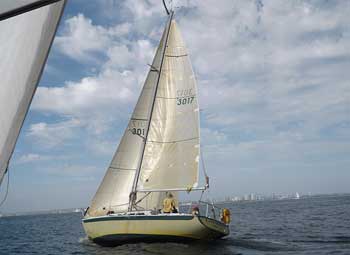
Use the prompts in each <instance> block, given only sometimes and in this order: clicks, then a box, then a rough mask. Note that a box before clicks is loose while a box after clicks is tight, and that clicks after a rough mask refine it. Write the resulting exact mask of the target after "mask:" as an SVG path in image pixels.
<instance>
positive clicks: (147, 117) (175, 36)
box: [83, 13, 229, 245]
mask: <svg viewBox="0 0 350 255" xmlns="http://www.w3.org/2000/svg"><path fill="white" fill-rule="evenodd" d="M198 161H199V115H198V102H197V89H196V82H195V78H194V74H193V71H192V68H191V64H190V60H189V57H188V54H187V51H186V49H185V45H184V42H183V40H182V37H181V34H180V31H179V29H178V27H177V24H176V22H175V20H173V13H171V15H170V17H169V21H168V23H167V26H166V28H165V30H164V33H163V36H162V38H161V41H160V43H159V47H158V49H157V52H156V55H155V57H154V60H153V63H152V65H151V68H150V71H149V73H148V76H147V79H146V82H145V84H144V87H143V89H142V92H141V95H140V97H139V99H138V102H137V104H136V107H135V109H134V112H133V114H132V117H131V119H130V122H129V125H128V127H127V129H126V131H125V133H124V135H123V137H122V139H121V142H120V144H119V147H118V149H117V151H116V153H115V155H114V157H113V160H112V162H111V164H110V166H109V168H108V170H107V173H106V175H105V177H104V179H103V181H102V183H101V185H100V187H99V189H98V191H97V193H96V195H95V197H94V198H93V201H92V204H91V206H90V208H89V209H88V210H87V211H86V214H85V217H84V219H83V226H84V229H85V231H86V233H87V235H88V236H89V238H90V239H92V240H93V241H94V242H96V243H99V244H102V245H118V244H123V243H128V242H138V241H157V240H168V241H178V240H183V239H186V240H188V239H190V240H193V239H214V238H219V237H222V236H225V235H227V234H228V233H229V229H228V226H227V225H226V224H225V223H223V222H220V221H218V220H216V219H215V218H214V219H213V218H208V217H207V216H201V215H197V214H195V215H192V214H183V213H174V214H173V213H171V214H166V213H162V202H163V199H164V197H165V195H166V193H167V192H171V193H172V194H173V195H175V197H177V195H178V194H177V193H178V192H179V191H192V190H204V189H205V188H206V187H203V188H198V187H197V185H198ZM226 223H227V222H226Z"/></svg>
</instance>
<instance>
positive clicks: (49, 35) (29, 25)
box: [0, 0, 66, 184]
mask: <svg viewBox="0 0 350 255" xmlns="http://www.w3.org/2000/svg"><path fill="white" fill-rule="evenodd" d="M65 3H66V0H61V1H59V2H56V3H53V4H51V5H48V6H45V7H42V8H40V9H37V10H34V11H31V12H27V13H24V14H21V15H18V16H16V17H13V18H10V19H7V20H3V21H1V22H0V30H1V31H2V33H1V34H0V42H2V43H1V44H2V45H1V47H0V55H1V56H2V61H1V62H0V76H1V78H2V81H1V86H0V184H1V181H2V180H3V177H4V175H5V173H6V169H7V167H8V163H9V160H10V158H11V156H12V154H13V151H14V147H15V144H16V141H17V139H18V135H19V132H20V130H21V128H22V125H23V122H24V119H25V116H26V114H27V112H28V109H29V105H30V103H31V101H32V99H33V96H34V93H35V90H36V87H37V85H38V83H39V80H40V77H41V74H42V72H43V69H44V65H45V63H46V60H47V56H48V53H49V50H50V48H51V45H52V42H53V39H54V36H55V34H56V31H57V27H58V24H59V20H60V18H61V16H62V13H63V9H64V6H65ZM0 7H1V4H0ZM0 12H1V11H0ZM14 26H16V30H14V29H13V27H14ZM11 68H12V69H11ZM19 73H20V75H18V74H19Z"/></svg>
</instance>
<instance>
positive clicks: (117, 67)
mask: <svg viewBox="0 0 350 255" xmlns="http://www.w3.org/2000/svg"><path fill="white" fill-rule="evenodd" d="M173 4H174V6H177V7H179V8H177V9H176V20H177V22H178V24H179V26H180V28H181V31H182V32H183V37H184V41H185V42H186V44H187V48H188V51H189V54H190V58H191V60H192V64H193V68H194V72H195V75H196V78H197V81H198V89H199V103H200V108H201V144H202V151H203V155H204V161H205V165H206V169H207V172H208V174H209V176H210V184H211V190H210V197H212V198H217V197H223V198H224V197H225V196H230V194H232V195H234V194H236V196H241V195H244V194H250V193H257V194H272V193H273V192H276V193H280V194H282V193H284V194H289V193H290V194H292V193H295V192H299V193H300V194H307V193H309V192H311V193H312V194H322V193H350V185H349V180H350V171H349V170H350V169H349V166H350V158H349V152H350V115H349V113H350V86H349V80H350V72H349V71H348V70H349V68H350V55H349V52H350V27H349V26H348V24H349V23H350V16H349V15H348V13H350V2H347V1H332V2H330V1H326V0H324V1H322V0H321V1H317V2H312V1H306V0H305V1H267V0H266V1H263V0H248V1H247V0H237V1H231V0H222V1H220V2H218V1H211V0H203V1H184V0H177V1H173ZM165 21H166V15H165V13H164V9H163V6H162V3H161V0H149V1H136V0H124V1H115V0H99V1H97V0H94V1H93V0H92V1H86V0H74V1H68V3H67V6H66V10H65V13H64V15H63V19H62V21H61V24H60V27H59V30H58V33H57V36H56V39H55V42H54V44H53V48H52V50H51V53H50V56H49V58H48V63H47V65H46V68H45V71H44V74H43V77H42V80H41V82H40V85H39V88H38V90H37V93H36V95H35V97H34V100H33V103H32V106H31V108H30V112H29V114H28V116H27V119H26V121H25V124H24V127H23V129H22V132H21V135H20V137H19V140H18V143H17V146H16V150H15V153H14V156H13V158H12V160H11V163H10V168H9V169H10V174H11V180H10V193H9V197H8V200H7V201H6V203H5V204H4V206H3V207H2V208H0V211H1V212H20V211H35V210H41V209H60V208H76V207H85V206H88V204H89V203H90V200H91V198H92V196H93V195H94V193H95V191H96V190H97V188H98V185H99V183H100V181H101V179H102V178H103V176H104V173H105V171H106V169H107V166H108V164H109V163H110V161H111V159H112V156H113V154H114V152H115V150H116V148H117V145H118V143H119V139H120V136H121V134H122V133H123V131H124V129H125V127H126V125H127V121H128V118H129V116H130V114H131V112H132V110H133V108H134V105H135V102H136V100H137V97H138V95H139V92H140V89H141V86H142V85H143V82H144V79H145V76H146V73H147V70H148V68H149V67H148V66H147V63H150V62H151V61H152V58H153V55H154V52H155V47H156V45H157V43H158V41H159V39H160V35H161V32H162V29H163V27H164V22H165ZM14 29H15V28H14ZM0 43H1V42H0ZM0 59H1V56H0ZM201 174H202V173H201ZM202 179H203V177H201V181H202V183H203V180H202ZM4 184H5V185H3V186H2V188H1V191H0V196H1V197H2V196H3V195H4V192H5V190H4V189H5V188H6V178H5V181H4ZM181 197H182V198H183V199H184V200H186V199H189V198H191V197H193V195H189V196H188V195H187V194H183V195H182V196H181Z"/></svg>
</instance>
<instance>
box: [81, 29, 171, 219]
mask: <svg viewBox="0 0 350 255" xmlns="http://www.w3.org/2000/svg"><path fill="white" fill-rule="evenodd" d="M167 27H168V26H167ZM166 34H167V29H165V31H164V33H163V36H162V39H161V41H160V44H159V46H158V49H157V52H156V55H155V57H154V59H153V63H152V67H151V69H150V71H149V73H148V75H147V78H146V81H145V84H144V86H143V89H142V92H141V95H140V97H139V99H138V101H137V104H136V107H135V109H134V112H133V114H132V116H131V119H130V121H129V124H128V127H127V128H126V130H125V132H124V135H123V137H122V139H121V141H120V143H119V146H118V149H117V151H116V153H115V155H114V157H113V159H112V162H111V164H110V166H109V168H108V170H107V172H106V174H105V176H104V178H103V181H102V183H101V184H100V186H99V188H98V190H97V192H96V194H95V196H94V198H93V200H92V203H91V206H90V208H89V210H88V216H100V215H106V213H107V212H108V211H114V212H125V211H127V210H128V204H129V195H130V192H131V191H132V186H133V182H134V178H135V173H136V171H137V168H138V162H139V161H140V157H141V155H142V148H143V144H144V137H145V134H146V132H147V127H148V118H149V116H150V111H151V107H152V103H153V98H154V95H155V89H156V84H157V80H158V72H157V70H159V69H160V66H161V60H162V55H163V52H164V42H165V40H166Z"/></svg>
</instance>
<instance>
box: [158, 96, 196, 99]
mask: <svg viewBox="0 0 350 255" xmlns="http://www.w3.org/2000/svg"><path fill="white" fill-rule="evenodd" d="M185 97H186V96H184V97H160V96H157V97H156V98H159V99H179V98H185ZM189 97H195V98H196V97H197V96H196V95H193V96H192V95H191V96H189Z"/></svg>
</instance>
